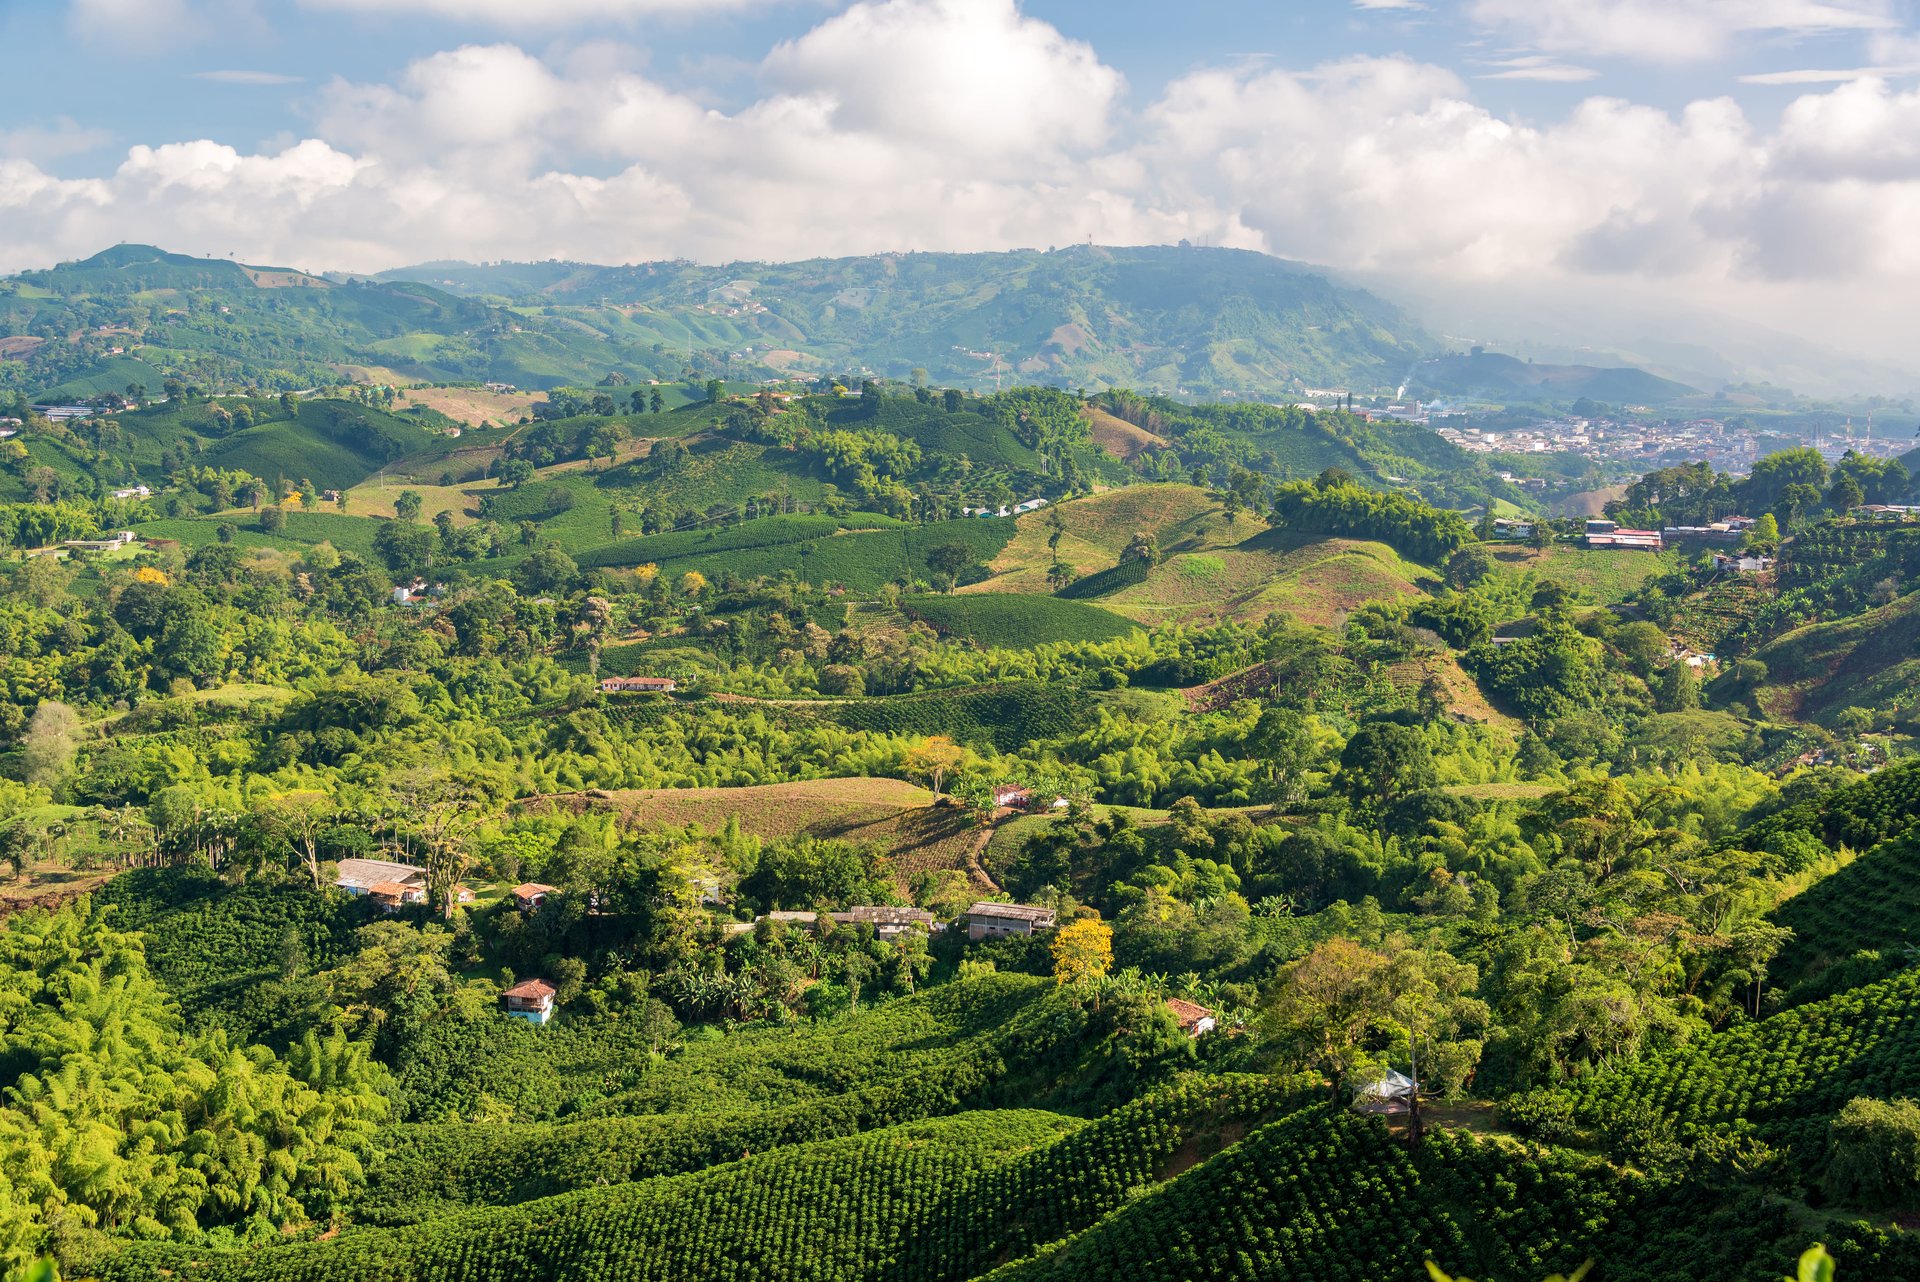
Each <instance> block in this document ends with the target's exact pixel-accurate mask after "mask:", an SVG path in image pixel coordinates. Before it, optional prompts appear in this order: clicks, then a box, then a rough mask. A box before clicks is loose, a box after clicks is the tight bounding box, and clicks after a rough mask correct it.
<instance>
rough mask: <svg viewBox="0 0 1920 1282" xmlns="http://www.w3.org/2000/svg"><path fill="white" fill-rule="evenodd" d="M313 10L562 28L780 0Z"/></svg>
mask: <svg viewBox="0 0 1920 1282" xmlns="http://www.w3.org/2000/svg"><path fill="white" fill-rule="evenodd" d="M301 2H302V3H303V4H305V5H307V6H308V7H309V8H313V9H335V10H342V11H348V12H357V13H371V14H378V15H380V16H382V17H393V16H400V15H405V14H426V15H428V16H431V17H435V18H448V19H453V20H455V21H466V22H484V23H491V24H494V25H496V26H502V27H562V26H574V25H577V24H580V23H586V22H605V21H617V20H620V19H634V18H650V17H656V16H660V15H685V14H692V15H698V14H702V13H710V12H713V11H714V10H724V9H749V8H754V7H758V6H763V5H768V4H772V3H774V2H775V0H301Z"/></svg>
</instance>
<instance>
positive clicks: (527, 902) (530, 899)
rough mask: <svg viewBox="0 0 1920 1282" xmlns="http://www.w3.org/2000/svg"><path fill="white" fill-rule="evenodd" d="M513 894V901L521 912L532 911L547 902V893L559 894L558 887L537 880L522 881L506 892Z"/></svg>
mask: <svg viewBox="0 0 1920 1282" xmlns="http://www.w3.org/2000/svg"><path fill="white" fill-rule="evenodd" d="M507 893H508V894H510V895H512V896H513V902H514V903H515V904H516V905H518V906H519V908H520V910H521V911H522V912H532V911H533V910H534V909H536V908H538V907H539V906H540V905H541V904H544V903H546V902H547V896H548V895H556V894H559V893H560V892H559V889H558V887H554V886H548V885H544V884H542V883H540V882H537V881H523V882H521V883H520V884H519V885H518V886H515V887H514V888H513V889H512V890H510V891H508V892H507Z"/></svg>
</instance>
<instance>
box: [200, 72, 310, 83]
mask: <svg viewBox="0 0 1920 1282" xmlns="http://www.w3.org/2000/svg"><path fill="white" fill-rule="evenodd" d="M193 78H194V79H195V80H206V81H210V82H212V83H213V84H216V85H258V86H269V85H297V84H299V83H300V82H301V81H302V80H303V79H304V77H301V76H289V75H286V74H284V73H283V72H278V71H240V70H226V71H196V72H194V73H193Z"/></svg>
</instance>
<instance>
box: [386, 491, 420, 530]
mask: <svg viewBox="0 0 1920 1282" xmlns="http://www.w3.org/2000/svg"><path fill="white" fill-rule="evenodd" d="M422 502H423V500H422V499H421V497H420V492H419V491H418V490H402V491H400V496H399V497H398V498H396V499H395V500H394V501H393V514H394V516H395V517H396V518H398V519H399V520H402V521H408V522H412V521H417V520H419V519H420V506H421V503H422Z"/></svg>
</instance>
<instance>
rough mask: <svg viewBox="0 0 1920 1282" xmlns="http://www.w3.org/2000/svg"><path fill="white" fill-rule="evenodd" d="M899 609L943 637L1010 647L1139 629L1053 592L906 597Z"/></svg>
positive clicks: (1107, 637) (1098, 637)
mask: <svg viewBox="0 0 1920 1282" xmlns="http://www.w3.org/2000/svg"><path fill="white" fill-rule="evenodd" d="M900 608H901V610H902V611H903V612H904V613H905V614H906V615H907V616H908V617H909V618H914V619H919V620H921V621H923V622H925V623H926V624H927V625H928V626H930V627H931V628H933V630H934V631H936V632H938V633H940V634H941V635H942V636H951V637H960V638H963V639H965V640H968V641H974V642H978V643H979V644H981V645H985V646H997V647H1003V648H1011V649H1027V648H1029V647H1031V646H1036V645H1049V644H1052V643H1053V642H1056V641H1111V640H1114V639H1115V638H1117V637H1123V636H1126V635H1127V634H1129V633H1132V632H1137V631H1138V630H1139V628H1138V625H1136V624H1135V623H1133V622H1132V621H1131V620H1128V619H1123V618H1121V617H1120V616H1119V615H1117V614H1114V613H1113V612H1112V611H1110V610H1103V609H1101V608H1100V607H1099V606H1097V605H1089V604H1087V603H1086V602H1084V601H1063V600H1061V599H1060V598H1058V597H1050V596H1026V595H1016V594H1012V593H1006V594H1002V593H994V594H991V595H988V594H984V593H982V594H975V595H970V596H926V597H914V598H912V599H910V600H907V601H903V602H902V603H901V607H900Z"/></svg>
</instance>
